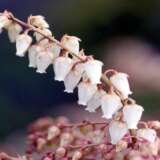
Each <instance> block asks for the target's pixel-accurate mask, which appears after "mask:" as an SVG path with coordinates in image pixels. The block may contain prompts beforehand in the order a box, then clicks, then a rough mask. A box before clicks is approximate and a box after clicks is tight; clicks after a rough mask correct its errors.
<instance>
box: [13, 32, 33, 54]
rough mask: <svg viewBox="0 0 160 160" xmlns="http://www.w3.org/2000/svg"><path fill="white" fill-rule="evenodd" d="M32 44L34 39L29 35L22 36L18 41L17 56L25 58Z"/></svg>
mask: <svg viewBox="0 0 160 160" xmlns="http://www.w3.org/2000/svg"><path fill="white" fill-rule="evenodd" d="M31 43H32V38H31V37H30V36H29V35H27V34H20V35H18V36H17V39H16V49H17V52H16V55H17V56H19V57H24V55H25V53H26V51H27V50H28V48H29V46H30V45H31Z"/></svg>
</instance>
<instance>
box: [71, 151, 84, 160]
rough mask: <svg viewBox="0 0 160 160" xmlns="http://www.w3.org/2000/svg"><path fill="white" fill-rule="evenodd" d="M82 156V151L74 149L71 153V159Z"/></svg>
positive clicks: (74, 159) (77, 159) (75, 159)
mask: <svg viewBox="0 0 160 160" xmlns="http://www.w3.org/2000/svg"><path fill="white" fill-rule="evenodd" d="M81 158H82V152H80V151H75V152H74V153H73V156H72V160H79V159H81Z"/></svg>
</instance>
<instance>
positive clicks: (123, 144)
mask: <svg viewBox="0 0 160 160" xmlns="http://www.w3.org/2000/svg"><path fill="white" fill-rule="evenodd" d="M127 146H128V144H127V142H126V141H123V140H120V141H119V142H118V143H117V144H116V152H120V151H122V150H124V149H126V148H127Z"/></svg>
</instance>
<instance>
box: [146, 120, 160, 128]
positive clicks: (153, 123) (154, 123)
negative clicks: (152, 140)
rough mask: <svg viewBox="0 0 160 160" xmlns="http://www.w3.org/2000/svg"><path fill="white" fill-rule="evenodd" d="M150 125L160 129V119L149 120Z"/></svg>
mask: <svg viewBox="0 0 160 160" xmlns="http://www.w3.org/2000/svg"><path fill="white" fill-rule="evenodd" d="M148 125H149V127H150V128H154V129H156V130H159V129H160V121H149V122H148Z"/></svg>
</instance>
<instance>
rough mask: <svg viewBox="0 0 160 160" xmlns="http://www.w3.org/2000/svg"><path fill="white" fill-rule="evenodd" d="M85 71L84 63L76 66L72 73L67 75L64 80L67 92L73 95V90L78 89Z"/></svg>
mask: <svg viewBox="0 0 160 160" xmlns="http://www.w3.org/2000/svg"><path fill="white" fill-rule="evenodd" d="M83 71H84V66H83V63H80V64H76V66H75V67H74V68H73V69H71V71H70V72H69V73H68V74H67V76H66V77H65V79H64V86H65V90H64V91H65V92H67V93H73V90H74V89H75V88H76V86H77V85H78V83H79V81H80V79H81V77H82V74H83Z"/></svg>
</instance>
